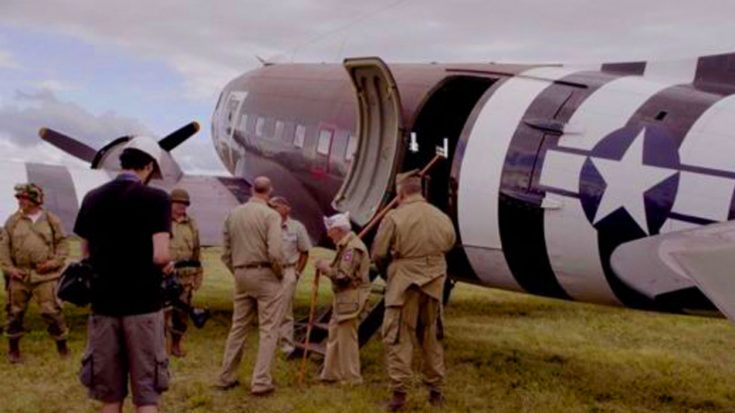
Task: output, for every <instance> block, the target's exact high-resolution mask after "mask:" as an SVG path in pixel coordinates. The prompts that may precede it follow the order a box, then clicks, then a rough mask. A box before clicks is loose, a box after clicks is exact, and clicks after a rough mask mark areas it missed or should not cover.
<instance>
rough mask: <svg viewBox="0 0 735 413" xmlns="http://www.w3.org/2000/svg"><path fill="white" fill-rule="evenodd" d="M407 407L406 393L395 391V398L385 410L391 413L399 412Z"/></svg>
mask: <svg viewBox="0 0 735 413" xmlns="http://www.w3.org/2000/svg"><path fill="white" fill-rule="evenodd" d="M405 405H406V393H405V392H402V391H394V392H393V398H392V399H390V401H389V402H388V404H387V405H386V406H385V409H386V410H388V411H389V412H397V411H399V410H401V409H402V408H403V406H405Z"/></svg>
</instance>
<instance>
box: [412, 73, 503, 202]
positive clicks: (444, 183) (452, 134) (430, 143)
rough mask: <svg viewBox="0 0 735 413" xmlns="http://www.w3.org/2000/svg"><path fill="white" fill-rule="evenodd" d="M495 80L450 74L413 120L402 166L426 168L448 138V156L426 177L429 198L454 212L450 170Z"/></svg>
mask: <svg viewBox="0 0 735 413" xmlns="http://www.w3.org/2000/svg"><path fill="white" fill-rule="evenodd" d="M495 81H496V79H493V78H487V77H477V76H452V77H448V78H446V79H445V80H444V81H443V82H441V83H440V84H439V85H437V87H436V88H435V89H434V90H433V91H432V92H431V93H430V94H429V96H428V98H427V99H426V100H425V101H424V103H423V105H422V107H421V109H420V110H419V112H418V115H417V116H416V119H415V121H414V123H413V129H412V131H411V135H410V136H411V138H410V141H411V143H410V145H409V151H408V152H407V154H406V156H405V159H404V163H403V166H402V170H404V171H407V170H411V169H414V168H422V167H423V166H424V165H426V164H427V163H428V162H429V161H430V160H431V158H433V157H434V155H435V154H436V153H437V147H442V146H443V145H444V144H445V140H446V144H447V148H448V153H447V156H448V159H447V160H445V161H441V162H439V164H437V165H436V166H434V168H432V170H431V171H430V172H429V174H428V175H427V176H426V177H425V178H424V179H425V180H426V182H425V185H424V188H425V189H424V190H425V195H426V197H427V199H429V200H430V201H431V203H432V204H434V205H435V206H437V207H438V208H440V209H442V210H444V211H447V212H450V209H451V208H452V207H453V205H456V202H453V200H452V197H453V194H454V193H455V191H454V190H453V189H452V185H451V182H450V172H451V166H452V158H453V156H454V153H455V150H456V147H457V142H458V140H459V137H460V135H461V133H462V129H463V128H464V126H465V123H466V122H467V118H468V117H469V115H470V112H472V109H473V108H474V107H475V105H476V104H477V102H478V101H479V99H480V98H481V97H482V95H483V94H484V93H485V91H486V90H487V89H488V88H489V87H490V86H492V84H493V83H494V82H495ZM451 215H453V214H451V213H450V216H451Z"/></svg>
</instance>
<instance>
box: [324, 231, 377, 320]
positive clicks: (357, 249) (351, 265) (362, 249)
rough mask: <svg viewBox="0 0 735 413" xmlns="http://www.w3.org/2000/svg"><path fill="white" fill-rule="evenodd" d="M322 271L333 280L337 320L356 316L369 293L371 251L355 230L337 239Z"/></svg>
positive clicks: (363, 306)
mask: <svg viewBox="0 0 735 413" xmlns="http://www.w3.org/2000/svg"><path fill="white" fill-rule="evenodd" d="M324 275H325V276H327V277H329V279H330V280H332V291H334V302H333V315H334V316H335V317H336V320H337V321H346V320H351V319H353V318H357V317H359V316H360V313H362V311H363V310H364V308H365V304H367V299H368V295H369V294H370V254H369V253H368V249H367V247H366V246H365V244H364V243H363V242H362V240H360V238H359V237H358V236H357V234H355V233H354V232H350V233H349V234H347V235H346V236H345V237H344V238H342V240H340V241H339V242H338V243H337V253H336V255H335V256H334V259H333V260H332V263H331V265H330V268H329V271H327V272H326V273H324Z"/></svg>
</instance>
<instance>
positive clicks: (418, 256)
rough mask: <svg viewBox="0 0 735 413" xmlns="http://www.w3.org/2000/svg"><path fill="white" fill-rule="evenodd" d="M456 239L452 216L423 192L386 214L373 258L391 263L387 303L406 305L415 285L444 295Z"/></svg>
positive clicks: (376, 237) (381, 265)
mask: <svg viewBox="0 0 735 413" xmlns="http://www.w3.org/2000/svg"><path fill="white" fill-rule="evenodd" d="M455 241H456V234H455V231H454V225H453V224H452V220H451V219H449V217H448V216H447V215H446V214H445V213H443V212H442V211H441V210H439V209H438V208H436V207H434V206H433V205H431V204H429V203H428V202H426V200H425V199H424V197H422V196H421V195H418V194H416V195H412V196H410V197H408V198H406V199H405V200H404V201H403V202H402V203H401V205H399V206H398V207H397V208H396V209H394V210H393V211H390V212H389V213H388V214H386V216H385V218H383V221H382V222H381V224H380V227H379V228H378V232H377V234H376V235H375V241H374V242H373V250H372V253H373V259H374V260H375V262H376V263H377V264H378V266H379V267H380V268H385V265H386V264H387V263H389V265H388V285H387V288H386V296H385V300H386V305H387V306H400V305H403V295H404V292H405V291H406V289H407V288H409V287H410V286H411V285H416V286H418V287H420V288H421V289H422V290H423V291H424V292H425V293H426V294H429V295H430V296H432V297H434V298H436V299H441V294H442V289H443V287H444V276H445V275H446V273H447V262H446V260H445V258H444V254H445V253H447V252H448V251H449V250H450V249H451V248H452V246H454V243H455Z"/></svg>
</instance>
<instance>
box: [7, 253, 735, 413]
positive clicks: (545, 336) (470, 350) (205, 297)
mask: <svg viewBox="0 0 735 413" xmlns="http://www.w3.org/2000/svg"><path fill="white" fill-rule="evenodd" d="M328 254H329V253H328V252H325V251H324V250H317V251H316V255H319V256H326V255H328ZM205 260H206V262H205V267H206V270H207V273H206V278H205V282H204V287H203V289H202V290H201V291H200V292H199V294H198V295H197V297H196V301H197V302H198V303H199V304H202V305H207V306H208V307H210V308H211V309H212V310H213V312H214V317H213V319H212V320H211V321H210V322H209V323H208V324H207V326H206V327H205V328H204V329H203V330H194V329H192V330H191V332H190V334H189V335H188V337H187V339H186V343H185V344H186V349H187V351H188V355H187V357H186V358H184V359H172V367H171V370H172V373H173V382H172V387H171V390H170V391H169V392H167V393H166V394H165V396H164V398H163V402H162V409H163V411H167V412H251V411H252V412H286V411H296V412H319V413H327V412H345V411H351V412H373V411H381V408H380V403H381V402H382V401H383V400H385V399H386V397H387V396H388V394H389V390H388V385H387V378H386V374H385V366H384V361H383V353H382V346H381V344H380V343H379V342H378V341H377V340H375V339H373V340H372V341H371V342H370V343H369V344H368V345H367V346H366V347H365V348H364V349H363V350H362V353H361V355H362V366H363V374H364V378H365V384H364V385H362V386H359V387H340V386H325V385H321V384H317V383H315V381H314V378H315V377H316V372H317V369H318V364H317V363H311V364H310V365H309V378H310V384H309V385H308V386H307V387H304V388H301V387H299V386H298V385H297V383H296V378H297V376H298V368H299V363H298V362H297V361H287V360H284V359H283V358H281V357H279V358H278V359H277V361H276V363H275V371H274V374H275V379H276V381H277V386H278V389H277V392H276V393H275V395H273V396H272V397H269V398H266V399H255V398H253V397H251V396H250V395H249V391H248V390H249V389H248V387H247V386H246V385H244V386H240V387H239V388H236V389H234V390H231V391H229V392H219V391H216V390H213V389H211V388H210V385H211V383H212V382H213V381H214V379H215V378H216V376H217V372H218V368H219V363H220V361H221V357H222V351H223V347H224V342H225V338H226V336H227V332H228V328H229V318H230V313H231V309H232V304H231V291H232V278H231V276H230V275H229V274H228V273H227V271H226V270H225V269H224V267H223V266H222V264H221V263H220V262H219V256H218V250H216V249H211V250H208V251H207V253H206V254H205ZM310 285H311V272H308V273H307V274H306V275H305V279H302V281H301V282H300V284H299V289H298V292H297V301H296V305H295V311H296V313H297V316H300V315H304V314H306V313H307V311H308V300H309V288H310ZM321 287H322V288H321V290H320V300H321V301H322V302H327V301H328V300H329V298H330V292H329V286H328V285H327V283H323V284H322V286H321ZM3 299H4V297H3ZM65 313H66V314H67V317H68V321H69V323H70V326H71V336H70V345H71V348H72V351H73V356H72V357H71V358H69V359H67V360H60V359H59V358H58V357H57V356H56V353H55V350H54V348H53V343H52V342H51V340H50V339H49V338H48V336H47V335H46V332H45V326H44V324H43V322H42V320H41V319H40V317H39V315H38V309H37V308H36V307H35V305H33V306H32V307H31V310H30V312H29V314H28V316H27V319H26V328H27V329H29V330H31V332H30V333H29V334H28V335H27V336H26V337H25V338H24V339H23V341H22V343H21V344H22V349H23V352H24V357H25V363H24V364H22V365H20V366H11V365H9V364H8V363H7V361H6V360H5V358H4V357H2V358H1V359H0V412H34V413H35V412H92V411H95V409H96V408H97V407H98V405H97V404H96V403H95V402H92V401H89V400H88V399H87V398H86V394H85V391H84V389H83V388H82V386H81V385H80V384H79V383H78V382H77V379H76V371H77V369H78V366H79V359H80V356H81V352H82V350H83V347H84V337H85V321H86V310H80V309H77V308H74V307H72V306H67V307H66V308H65ZM446 321H447V338H446V339H445V346H446V348H445V350H446V362H447V367H448V379H447V389H446V396H447V405H446V408H445V409H444V410H445V411H458V412H476V411H499V412H653V411H657V412H658V411H665V412H686V411H692V412H694V411H704V412H718V411H722V412H727V411H735V374H734V373H735V351H733V343H735V329H733V327H732V326H731V325H730V323H729V322H727V321H726V320H723V319H709V318H700V317H687V316H676V315H667V314H655V313H647V312H640V311H633V310H626V309H618V308H609V307H601V306H594V305H586V304H575V303H568V302H563V301H557V300H549V299H542V298H537V297H532V296H527V295H522V294H514V293H508V292H502V291H496V290H491V289H484V288H478V287H472V286H467V285H460V286H458V287H457V288H456V289H455V291H454V293H453V297H452V301H451V304H450V305H449V307H447V311H446ZM256 339H257V337H256V334H253V335H252V336H251V337H250V340H249V342H248V346H247V348H246V356H245V360H244V362H243V365H242V369H241V375H240V381H241V382H243V383H245V384H247V383H248V382H249V378H250V372H251V368H252V363H253V355H254V352H255V347H256V345H257V341H256ZM425 398H426V390H425V389H423V388H422V387H421V386H420V384H419V382H418V381H417V383H416V387H415V388H414V389H413V391H412V392H411V394H410V398H409V402H410V406H409V409H408V411H424V410H430V409H429V406H428V404H427V403H426V401H425ZM126 411H130V410H129V405H128V410H126Z"/></svg>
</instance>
